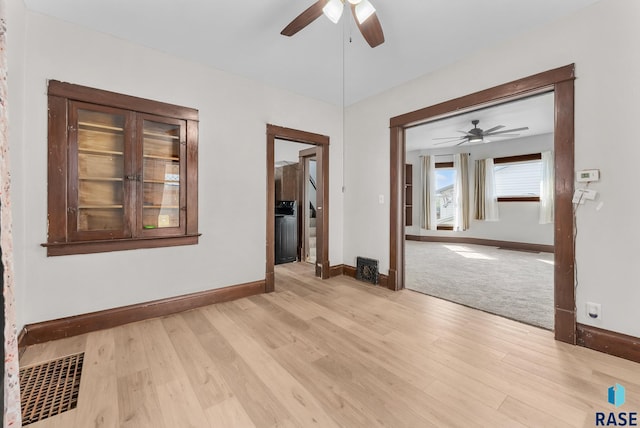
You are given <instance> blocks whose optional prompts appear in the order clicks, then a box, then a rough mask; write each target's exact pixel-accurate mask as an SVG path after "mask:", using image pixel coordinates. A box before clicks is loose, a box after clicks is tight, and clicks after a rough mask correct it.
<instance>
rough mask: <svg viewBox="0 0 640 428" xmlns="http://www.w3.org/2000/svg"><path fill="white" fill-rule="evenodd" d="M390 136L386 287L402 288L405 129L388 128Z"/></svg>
mask: <svg viewBox="0 0 640 428" xmlns="http://www.w3.org/2000/svg"><path fill="white" fill-rule="evenodd" d="M390 136H391V153H390V158H391V180H390V185H391V189H390V196H389V206H390V210H391V221H390V224H389V255H390V257H389V271H388V278H389V279H388V281H387V287H388V288H389V289H390V290H394V291H397V290H402V289H403V288H404V230H405V224H406V218H405V216H406V215H407V212H406V210H405V209H404V206H405V204H406V200H405V192H404V183H405V182H406V180H407V177H406V176H405V175H406V171H405V167H404V165H405V163H406V158H405V129H404V128H403V127H401V126H397V127H392V128H391V129H390Z"/></svg>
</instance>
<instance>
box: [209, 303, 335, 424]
mask: <svg viewBox="0 0 640 428" xmlns="http://www.w3.org/2000/svg"><path fill="white" fill-rule="evenodd" d="M227 308H229V306H227ZM217 309H218V308H209V310H208V311H207V314H209V316H210V317H211V321H212V323H213V324H215V325H216V326H217V327H219V329H220V330H219V331H220V332H221V333H222V335H223V336H224V337H225V339H226V340H227V341H228V342H229V343H230V344H231V346H233V347H234V349H235V350H236V351H237V352H238V353H239V354H241V355H246V356H247V357H245V362H246V363H247V365H249V366H250V367H251V368H252V369H253V371H254V372H255V373H256V374H257V375H258V377H260V378H261V379H262V381H263V382H264V383H265V384H267V385H272V387H274V388H276V389H277V390H278V391H280V395H279V396H278V400H280V401H281V403H282V404H283V405H284V406H285V407H286V408H287V409H288V410H289V411H290V412H291V415H292V416H293V418H295V420H296V421H298V422H299V423H300V424H301V426H318V427H334V426H335V427H337V426H338V425H337V424H336V423H335V421H334V420H333V419H332V418H331V416H330V415H329V414H328V413H327V412H325V410H324V409H323V408H322V406H321V405H320V404H319V403H318V401H317V400H316V399H315V397H314V396H313V394H311V393H310V392H309V391H308V390H307V389H306V388H305V387H304V386H303V385H302V384H300V382H298V381H297V380H296V379H295V378H294V377H293V376H291V374H290V373H289V372H288V371H287V370H286V369H284V368H283V367H282V366H281V365H280V364H278V362H277V361H275V360H274V359H273V358H272V357H271V356H270V355H269V354H268V353H267V351H265V349H263V348H262V347H261V346H260V345H259V344H258V342H256V341H254V340H252V339H251V338H250V337H248V336H247V335H245V334H243V331H242V329H240V328H239V327H238V325H237V324H236V323H234V322H233V321H232V320H233V315H232V314H230V312H229V311H224V312H223V311H219V310H217ZM229 315H231V318H230V317H229ZM235 315H236V316H237V315H238V313H237V311H236V313H235Z"/></svg>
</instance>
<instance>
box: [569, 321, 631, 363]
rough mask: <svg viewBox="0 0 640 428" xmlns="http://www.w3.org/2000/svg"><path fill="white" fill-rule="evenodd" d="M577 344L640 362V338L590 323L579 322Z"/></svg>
mask: <svg viewBox="0 0 640 428" xmlns="http://www.w3.org/2000/svg"><path fill="white" fill-rule="evenodd" d="M576 335H577V344H578V345H580V346H584V347H585V348H589V349H594V350H596V351H600V352H604V353H605V354H609V355H615V356H616V357H620V358H624V359H627V360H631V361H635V362H636V363H640V338H638V337H634V336H628V335H626V334H622V333H616V332H614V331H609V330H604V329H601V328H598V327H593V326H590V325H584V324H578V325H577V329H576Z"/></svg>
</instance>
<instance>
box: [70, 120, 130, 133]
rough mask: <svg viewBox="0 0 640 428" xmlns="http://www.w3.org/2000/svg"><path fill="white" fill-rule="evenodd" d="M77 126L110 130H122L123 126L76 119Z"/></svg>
mask: <svg viewBox="0 0 640 428" xmlns="http://www.w3.org/2000/svg"><path fill="white" fill-rule="evenodd" d="M78 127H84V128H88V129H92V128H97V129H108V130H110V131H124V128H122V127H120V126H111V125H102V124H99V123H93V122H82V121H78ZM97 132H99V131H97Z"/></svg>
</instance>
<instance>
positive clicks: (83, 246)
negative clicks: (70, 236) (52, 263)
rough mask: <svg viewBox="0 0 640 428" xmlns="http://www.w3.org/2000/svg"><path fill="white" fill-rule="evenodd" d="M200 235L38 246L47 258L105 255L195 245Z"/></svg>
mask: <svg viewBox="0 0 640 428" xmlns="http://www.w3.org/2000/svg"><path fill="white" fill-rule="evenodd" d="M200 235H201V234H199V233H198V234H194V235H180V236H167V237H161V238H157V237H154V238H128V239H111V240H104V241H83V242H50V243H45V244H40V245H41V246H43V247H46V248H47V257H51V256H68V255H72V254H92V253H106V252H110V251H123V250H136V249H140V248H162V247H175V246H179V245H196V244H197V243H198V238H199V237H200Z"/></svg>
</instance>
